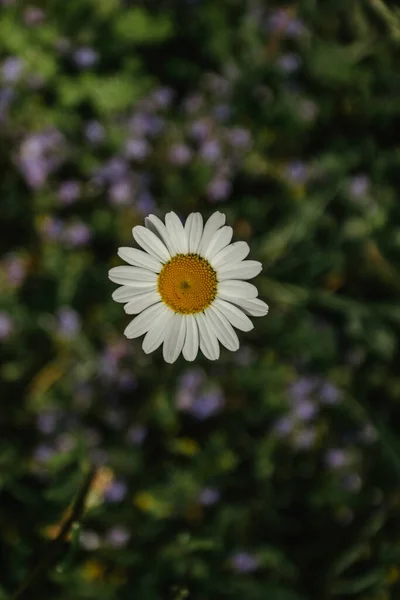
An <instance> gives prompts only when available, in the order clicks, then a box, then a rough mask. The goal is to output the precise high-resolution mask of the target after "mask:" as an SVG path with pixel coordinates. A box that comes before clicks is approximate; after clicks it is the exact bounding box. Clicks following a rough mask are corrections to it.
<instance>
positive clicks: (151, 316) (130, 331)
mask: <svg viewBox="0 0 400 600" xmlns="http://www.w3.org/2000/svg"><path fill="white" fill-rule="evenodd" d="M163 307H164V305H163V304H162V303H161V302H159V303H158V304H153V306H150V307H149V308H146V310H144V311H143V312H142V313H140V315H138V316H137V317H135V318H134V319H133V320H132V321H131V322H130V323H129V325H128V327H126V329H125V331H124V335H126V337H127V338H129V339H133V338H137V337H140V336H141V335H143V334H144V333H146V331H148V330H149V329H150V327H151V326H152V325H153V323H154V320H155V319H156V318H157V317H158V315H159V314H160V312H161V311H162V310H163Z"/></svg>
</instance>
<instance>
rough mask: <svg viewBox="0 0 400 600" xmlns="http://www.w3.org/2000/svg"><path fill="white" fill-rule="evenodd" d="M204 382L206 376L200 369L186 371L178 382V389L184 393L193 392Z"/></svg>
mask: <svg viewBox="0 0 400 600" xmlns="http://www.w3.org/2000/svg"><path fill="white" fill-rule="evenodd" d="M205 381H206V375H205V373H204V371H203V370H202V369H196V368H194V369H188V370H187V371H185V372H184V374H183V375H182V376H181V378H180V380H179V387H180V389H183V390H185V391H194V390H196V389H197V388H198V387H199V386H200V385H202V384H203V383H204V382H205Z"/></svg>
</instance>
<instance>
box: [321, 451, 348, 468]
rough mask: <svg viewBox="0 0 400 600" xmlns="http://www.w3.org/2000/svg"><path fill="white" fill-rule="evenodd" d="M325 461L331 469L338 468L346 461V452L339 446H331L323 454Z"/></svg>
mask: <svg viewBox="0 0 400 600" xmlns="http://www.w3.org/2000/svg"><path fill="white" fill-rule="evenodd" d="M325 462H326V464H327V466H328V467H330V468H331V469H340V468H341V467H344V466H345V465H346V464H347V462H348V454H347V453H346V452H345V451H344V450H342V449H341V448H331V449H330V450H328V452H327V453H326V456H325Z"/></svg>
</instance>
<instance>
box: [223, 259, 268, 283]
mask: <svg viewBox="0 0 400 600" xmlns="http://www.w3.org/2000/svg"><path fill="white" fill-rule="evenodd" d="M261 270H262V264H261V263H260V262H258V261H257V260H244V261H243V262H239V263H236V264H234V265H231V264H227V265H224V266H223V267H220V268H219V269H218V280H219V281H223V280H224V279H252V278H253V277H256V275H258V274H259V273H261Z"/></svg>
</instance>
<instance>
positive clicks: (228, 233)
mask: <svg viewBox="0 0 400 600" xmlns="http://www.w3.org/2000/svg"><path fill="white" fill-rule="evenodd" d="M232 236H233V229H232V227H228V226H227V225H225V227H221V229H218V231H216V232H215V233H214V235H213V236H212V238H211V240H210V243H209V244H208V247H207V248H206V250H205V251H204V257H205V258H207V259H208V260H211V259H212V258H213V257H214V256H215V255H216V254H218V252H219V251H220V250H222V248H225V246H227V245H228V244H230V243H231V239H232Z"/></svg>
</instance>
